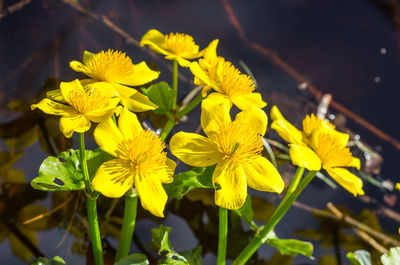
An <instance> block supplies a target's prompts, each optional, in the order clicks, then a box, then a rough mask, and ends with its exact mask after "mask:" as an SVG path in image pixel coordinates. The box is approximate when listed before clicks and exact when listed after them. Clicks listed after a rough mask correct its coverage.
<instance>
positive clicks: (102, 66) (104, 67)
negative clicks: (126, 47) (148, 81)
mask: <svg viewBox="0 0 400 265" xmlns="http://www.w3.org/2000/svg"><path fill="white" fill-rule="evenodd" d="M86 68H87V72H88V73H90V77H92V78H95V79H98V80H101V81H106V82H117V81H118V80H121V79H123V78H124V77H126V76H129V75H131V74H132V72H133V68H134V66H133V63H132V60H131V58H129V57H128V56H126V54H125V53H123V52H120V51H113V50H108V51H106V52H104V51H101V52H99V53H97V54H96V55H95V56H94V57H93V58H92V59H91V60H90V61H89V62H87V63H86Z"/></svg>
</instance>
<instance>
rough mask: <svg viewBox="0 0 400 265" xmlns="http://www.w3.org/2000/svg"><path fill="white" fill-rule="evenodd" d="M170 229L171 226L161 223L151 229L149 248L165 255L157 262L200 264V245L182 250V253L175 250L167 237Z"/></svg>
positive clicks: (184, 264) (183, 264)
mask: <svg viewBox="0 0 400 265" xmlns="http://www.w3.org/2000/svg"><path fill="white" fill-rule="evenodd" d="M170 231H171V227H168V226H163V225H161V226H160V227H159V228H153V229H151V235H152V239H151V242H150V248H152V249H153V250H154V251H157V252H158V253H159V254H160V255H163V256H165V257H166V259H165V260H159V262H158V264H168V265H200V264H201V247H197V248H195V249H192V250H188V251H184V252H182V253H177V252H175V250H174V249H173V248H172V245H171V242H170V241H169V238H168V237H169V232H170Z"/></svg>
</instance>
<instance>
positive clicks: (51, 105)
mask: <svg viewBox="0 0 400 265" xmlns="http://www.w3.org/2000/svg"><path fill="white" fill-rule="evenodd" d="M36 108H38V109H40V110H41V111H43V112H44V113H47V114H51V115H62V116H66V117H68V116H74V115H76V114H78V112H77V111H76V110H75V109H74V108H72V107H70V106H67V105H64V104H61V103H58V102H55V101H52V100H50V99H48V98H45V99H42V100H41V101H40V102H39V103H38V104H33V105H32V106H31V109H32V110H34V109H36Z"/></svg>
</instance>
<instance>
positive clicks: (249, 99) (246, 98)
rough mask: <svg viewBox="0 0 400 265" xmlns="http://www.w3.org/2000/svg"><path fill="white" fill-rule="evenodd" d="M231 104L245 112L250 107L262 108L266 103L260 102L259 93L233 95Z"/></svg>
mask: <svg viewBox="0 0 400 265" xmlns="http://www.w3.org/2000/svg"><path fill="white" fill-rule="evenodd" d="M232 102H233V104H234V105H235V106H236V107H238V108H239V109H241V110H245V109H248V108H251V107H257V108H260V109H261V108H264V107H265V106H267V103H266V102H264V101H263V100H262V97H261V94H260V93H249V94H241V95H235V96H234V97H233V98H232Z"/></svg>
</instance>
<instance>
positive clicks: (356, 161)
mask: <svg viewBox="0 0 400 265" xmlns="http://www.w3.org/2000/svg"><path fill="white" fill-rule="evenodd" d="M347 167H355V168H356V169H357V170H360V168H361V162H360V159H358V158H356V157H352V160H351V163H350V164H348V165H347Z"/></svg>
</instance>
